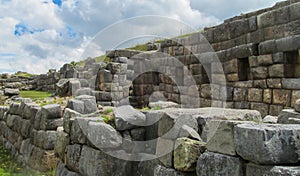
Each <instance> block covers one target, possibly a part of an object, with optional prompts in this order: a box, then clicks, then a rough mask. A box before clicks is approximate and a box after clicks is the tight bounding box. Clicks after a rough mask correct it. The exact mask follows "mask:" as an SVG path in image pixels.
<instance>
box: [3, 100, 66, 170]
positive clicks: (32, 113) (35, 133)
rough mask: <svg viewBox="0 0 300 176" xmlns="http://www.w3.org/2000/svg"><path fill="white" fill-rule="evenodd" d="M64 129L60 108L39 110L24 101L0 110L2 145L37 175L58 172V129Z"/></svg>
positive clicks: (52, 107) (29, 101)
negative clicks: (60, 127) (36, 172)
mask: <svg viewBox="0 0 300 176" xmlns="http://www.w3.org/2000/svg"><path fill="white" fill-rule="evenodd" d="M58 126H62V119H61V108H60V105H46V106H44V107H40V106H39V105H36V104H34V103H32V102H31V100H30V99H23V100H22V103H12V104H11V105H10V106H9V107H0V142H1V144H3V146H4V147H5V148H7V149H9V150H10V151H11V153H12V155H14V156H16V157H17V158H18V160H20V161H22V162H23V163H24V164H25V165H27V166H29V167H30V168H33V169H35V170H38V171H42V172H45V171H49V170H51V169H53V168H55V166H56V163H57V158H56V157H55V156H54V145H55V141H56V133H57V132H56V129H57V128H58Z"/></svg>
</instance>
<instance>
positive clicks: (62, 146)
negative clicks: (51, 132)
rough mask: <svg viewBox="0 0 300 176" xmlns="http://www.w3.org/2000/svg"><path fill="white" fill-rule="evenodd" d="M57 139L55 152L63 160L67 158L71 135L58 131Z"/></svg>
mask: <svg viewBox="0 0 300 176" xmlns="http://www.w3.org/2000/svg"><path fill="white" fill-rule="evenodd" d="M56 135H57V136H56V139H57V140H56V141H55V145H54V153H55V155H56V156H57V157H58V158H59V159H60V160H61V161H64V160H65V153H66V147H67V145H69V143H70V137H69V135H68V134H67V133H65V132H63V131H58V132H57V134H56Z"/></svg>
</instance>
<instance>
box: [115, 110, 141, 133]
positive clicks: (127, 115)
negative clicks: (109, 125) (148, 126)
mask: <svg viewBox="0 0 300 176" xmlns="http://www.w3.org/2000/svg"><path fill="white" fill-rule="evenodd" d="M114 115H115V125H116V129H117V130H118V131H124V130H130V129H133V128H135V127H136V126H144V125H145V122H146V116H145V114H143V113H142V112H140V111H138V110H136V109H134V108H133V107H132V106H130V105H125V106H120V107H117V108H116V109H115V111H114Z"/></svg>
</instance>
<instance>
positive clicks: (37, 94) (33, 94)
mask: <svg viewBox="0 0 300 176" xmlns="http://www.w3.org/2000/svg"><path fill="white" fill-rule="evenodd" d="M51 95H52V94H51V93H49V92H42V91H35V90H28V91H27V90H26V91H20V96H21V97H23V98H31V99H45V98H48V97H50V96H51Z"/></svg>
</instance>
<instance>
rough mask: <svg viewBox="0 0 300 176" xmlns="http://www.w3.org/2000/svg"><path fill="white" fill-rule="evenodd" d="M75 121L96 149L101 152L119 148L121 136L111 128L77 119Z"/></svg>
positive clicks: (104, 124) (100, 123)
mask: <svg viewBox="0 0 300 176" xmlns="http://www.w3.org/2000/svg"><path fill="white" fill-rule="evenodd" d="M95 120H96V119H95ZM77 121H78V123H79V125H80V128H81V130H82V132H83V134H84V135H85V136H86V137H87V139H88V140H89V142H91V143H92V144H93V145H94V146H95V147H96V148H98V149H100V150H101V149H108V148H117V147H119V146H121V144H122V136H121V135H120V134H119V133H118V132H117V131H116V130H115V129H114V128H113V127H112V126H110V125H108V124H106V123H104V122H103V121H102V122H97V121H94V120H92V121H88V120H85V119H84V118H77Z"/></svg>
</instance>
